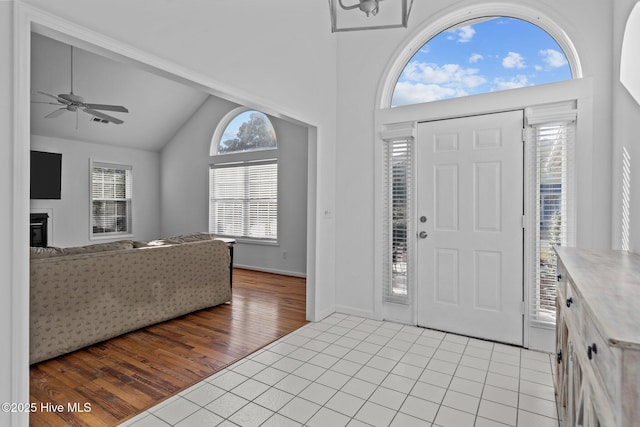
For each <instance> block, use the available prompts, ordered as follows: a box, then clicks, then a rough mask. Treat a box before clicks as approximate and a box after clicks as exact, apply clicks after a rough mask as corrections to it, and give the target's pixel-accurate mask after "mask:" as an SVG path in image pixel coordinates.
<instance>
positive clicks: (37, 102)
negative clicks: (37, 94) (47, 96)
mask: <svg viewBox="0 0 640 427" xmlns="http://www.w3.org/2000/svg"><path fill="white" fill-rule="evenodd" d="M31 103H32V104H47V105H60V104H59V103H57V102H47V101H31Z"/></svg>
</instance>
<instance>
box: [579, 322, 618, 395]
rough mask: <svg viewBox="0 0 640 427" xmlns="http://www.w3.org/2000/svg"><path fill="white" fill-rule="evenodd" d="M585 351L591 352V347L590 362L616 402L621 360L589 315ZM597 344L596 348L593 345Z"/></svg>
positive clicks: (586, 326) (585, 335)
mask: <svg viewBox="0 0 640 427" xmlns="http://www.w3.org/2000/svg"><path fill="white" fill-rule="evenodd" d="M584 340H585V342H584V346H583V347H584V348H582V349H580V351H584V352H585V353H587V355H588V354H589V348H591V359H589V363H590V364H591V367H592V368H593V370H594V371H595V373H596V376H598V377H599V379H600V380H601V381H602V383H603V384H604V386H605V389H606V391H607V394H608V395H609V398H610V399H611V401H613V402H616V401H617V399H618V398H619V396H618V390H619V388H620V386H619V384H618V382H619V381H620V360H619V357H617V354H616V353H614V352H613V350H612V349H611V347H609V345H608V344H607V342H606V341H605V340H604V338H602V335H600V332H599V331H598V328H596V325H595V324H594V323H593V320H592V319H591V317H589V316H585V319H584ZM594 345H595V348H594V347H593V346H594Z"/></svg>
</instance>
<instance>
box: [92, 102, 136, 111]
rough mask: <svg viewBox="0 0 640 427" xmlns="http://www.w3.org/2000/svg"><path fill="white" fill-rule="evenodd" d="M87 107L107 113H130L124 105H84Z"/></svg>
mask: <svg viewBox="0 0 640 427" xmlns="http://www.w3.org/2000/svg"><path fill="white" fill-rule="evenodd" d="M84 105H85V107H87V108H90V109H92V110H106V111H117V112H119V113H128V112H129V110H127V109H126V108H125V107H123V106H122V105H107V104H87V103H85V104H84Z"/></svg>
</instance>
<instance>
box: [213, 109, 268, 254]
mask: <svg viewBox="0 0 640 427" xmlns="http://www.w3.org/2000/svg"><path fill="white" fill-rule="evenodd" d="M277 148H278V144H277V140H276V132H275V130H274V127H273V124H272V123H271V120H269V118H268V117H267V116H266V115H265V114H264V113H261V112H259V111H254V110H247V109H245V108H240V109H237V110H234V111H231V112H230V113H229V114H227V115H226V116H225V117H224V118H223V119H222V121H221V122H220V124H219V125H218V128H217V129H216V131H215V133H214V136H213V139H212V141H211V161H210V166H209V231H210V232H211V233H215V234H218V235H223V236H229V237H235V238H239V239H247V240H253V241H258V240H261V241H265V242H276V241H277V239H278V150H277Z"/></svg>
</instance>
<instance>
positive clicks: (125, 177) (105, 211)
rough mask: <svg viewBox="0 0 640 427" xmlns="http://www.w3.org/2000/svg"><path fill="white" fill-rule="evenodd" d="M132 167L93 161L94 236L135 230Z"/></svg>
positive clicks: (92, 200)
mask: <svg viewBox="0 0 640 427" xmlns="http://www.w3.org/2000/svg"><path fill="white" fill-rule="evenodd" d="M132 187H133V182H132V168H131V166H123V165H114V164H107V163H92V166H91V233H92V235H93V236H98V235H102V236H107V235H110V234H130V233H131V222H132V221H131V199H132V197H131V194H132Z"/></svg>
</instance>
